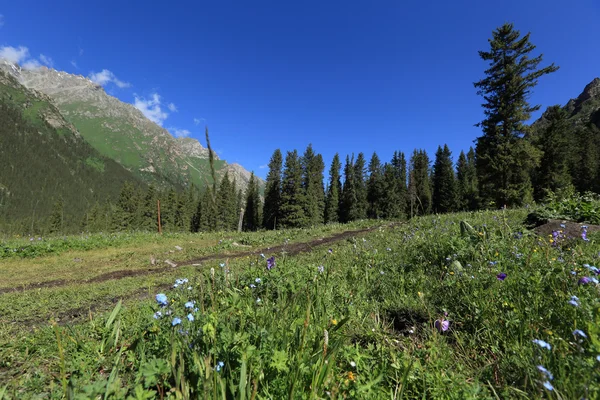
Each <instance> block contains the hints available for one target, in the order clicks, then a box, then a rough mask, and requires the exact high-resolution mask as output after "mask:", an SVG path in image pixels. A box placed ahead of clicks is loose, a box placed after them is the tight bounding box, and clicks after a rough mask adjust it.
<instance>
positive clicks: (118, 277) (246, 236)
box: [0, 210, 600, 399]
mask: <svg viewBox="0 0 600 400" xmlns="http://www.w3.org/2000/svg"><path fill="white" fill-rule="evenodd" d="M526 215H527V212H526V211H525V210H511V211H495V212H477V213H461V214H449V215H443V216H426V217H419V218H415V219H413V220H411V221H409V222H406V223H397V224H390V223H384V222H381V221H379V222H377V221H369V222H360V223H353V224H349V225H329V226H324V227H320V228H315V229H313V230H307V229H298V230H290V231H277V232H266V233H265V232H259V233H241V234H237V233H230V234H224V233H218V234H217V233H210V234H169V235H163V236H162V237H159V236H157V235H152V234H144V233H135V234H121V235H90V236H86V235H82V236H78V237H66V238H50V239H46V238H42V240H38V238H10V239H7V240H5V241H4V242H3V244H2V246H1V247H0V248H1V249H2V250H0V257H1V258H0V298H1V299H2V301H1V302H0V323H1V324H0V398H7V399H13V398H18V399H28V398H52V399H60V398H72V399H95V398H104V399H153V398H173V399H190V398H194V399H195V398H210V399H213V398H214V399H297V398H311V399H312V398H314V399H329V398H336V399H350V398H354V399H402V398H404V399H412V398H418V399H430V398H435V399H438V398H441V399H488V398H489V399H498V398H523V399H527V398H557V399H580V398H586V399H594V398H599V397H600V325H599V322H600V301H599V300H598V299H599V296H598V281H597V272H598V270H597V269H596V267H595V266H600V236H599V235H598V233H597V232H596V233H593V232H591V230H590V233H589V234H588V235H587V237H586V239H587V240H583V239H582V238H581V237H574V238H571V237H567V236H566V235H563V234H562V233H561V232H559V231H557V232H556V234H555V235H550V236H547V235H545V236H539V235H536V234H535V233H534V232H532V231H529V230H527V229H526V228H525V227H524V221H525V218H526ZM367 228H374V229H370V230H367ZM346 230H351V231H355V232H353V233H349V234H344V235H340V233H341V232H343V231H346ZM359 230H360V231H359ZM336 235H338V236H336ZM328 237H329V238H334V237H335V238H336V239H335V240H330V241H327V240H320V239H323V238H324V239H327V238H328ZM31 239H33V240H31ZM302 243H308V244H305V245H301V244H302ZM175 246H178V247H179V248H181V250H179V249H178V248H176V247H175ZM299 246H300V247H299ZM299 250H302V251H299ZM211 255H214V257H207V256H211ZM202 257H207V258H204V259H202V261H201V262H193V261H192V260H197V259H201V258H202ZM151 259H152V260H154V264H153V263H151V261H150V260H151ZM167 259H168V260H169V261H171V262H173V263H175V264H178V266H177V267H170V266H169V265H168V264H166V263H165V260H167ZM124 271H125V272H124ZM127 271H130V272H127Z"/></svg>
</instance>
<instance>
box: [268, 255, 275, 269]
mask: <svg viewBox="0 0 600 400" xmlns="http://www.w3.org/2000/svg"><path fill="white" fill-rule="evenodd" d="M273 267H275V257H273V256H271V257H269V258H267V270H269V271H270V270H271V269H273Z"/></svg>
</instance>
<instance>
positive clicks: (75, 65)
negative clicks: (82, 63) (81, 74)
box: [71, 60, 79, 69]
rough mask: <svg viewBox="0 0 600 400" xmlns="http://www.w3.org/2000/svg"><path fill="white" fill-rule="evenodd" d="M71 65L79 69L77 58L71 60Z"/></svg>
mask: <svg viewBox="0 0 600 400" xmlns="http://www.w3.org/2000/svg"><path fill="white" fill-rule="evenodd" d="M71 65H72V66H74V67H75V68H77V69H79V67H78V66H77V63H76V62H75V60H71Z"/></svg>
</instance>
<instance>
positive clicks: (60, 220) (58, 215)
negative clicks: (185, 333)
mask: <svg viewBox="0 0 600 400" xmlns="http://www.w3.org/2000/svg"><path fill="white" fill-rule="evenodd" d="M64 216H65V210H64V201H63V199H62V198H59V199H58V200H56V201H55V202H54V206H53V207H52V214H50V233H60V232H63V227H64Z"/></svg>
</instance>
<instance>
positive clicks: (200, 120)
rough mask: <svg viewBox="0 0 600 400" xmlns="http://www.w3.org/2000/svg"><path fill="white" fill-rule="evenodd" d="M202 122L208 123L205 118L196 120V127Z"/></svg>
mask: <svg viewBox="0 0 600 400" xmlns="http://www.w3.org/2000/svg"><path fill="white" fill-rule="evenodd" d="M202 121H204V122H206V120H205V119H204V118H194V125H196V126H198V125H200V123H202Z"/></svg>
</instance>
